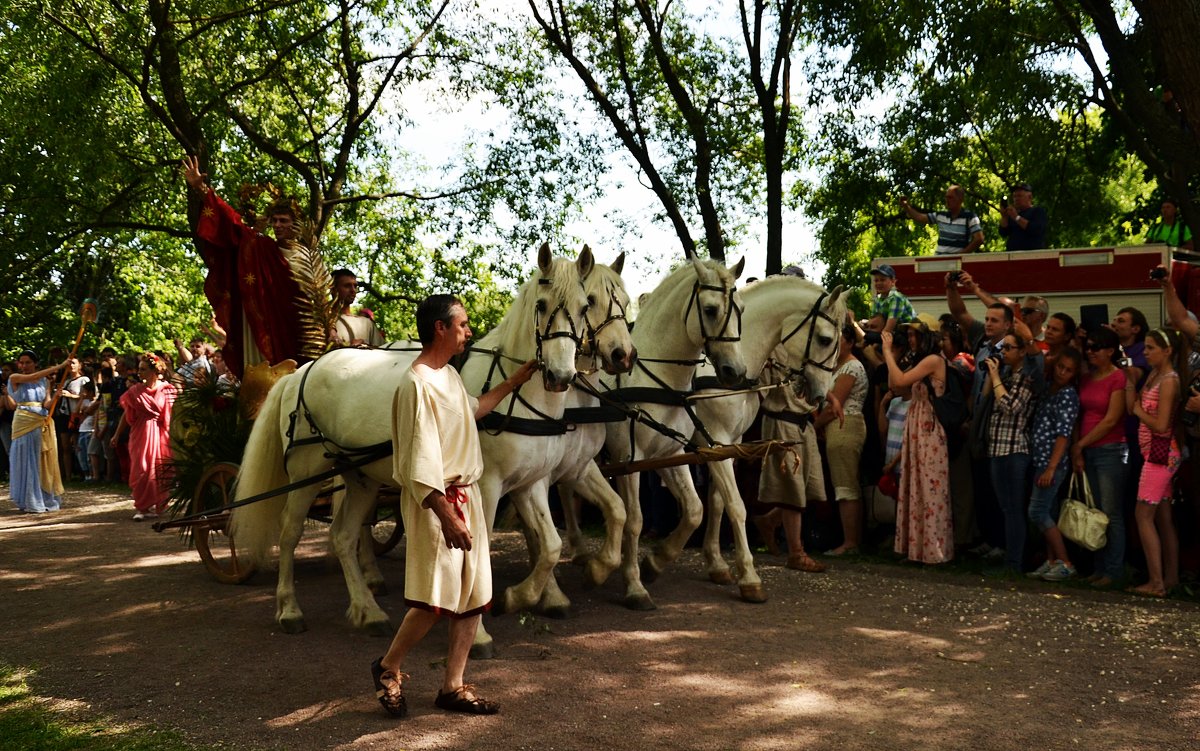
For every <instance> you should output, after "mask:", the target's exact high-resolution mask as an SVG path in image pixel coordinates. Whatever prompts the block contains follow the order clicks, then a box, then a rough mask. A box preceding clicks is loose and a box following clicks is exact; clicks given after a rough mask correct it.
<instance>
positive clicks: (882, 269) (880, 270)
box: [871, 263, 896, 279]
mask: <svg viewBox="0 0 1200 751" xmlns="http://www.w3.org/2000/svg"><path fill="white" fill-rule="evenodd" d="M871 273H872V274H883V275H884V276H886V277H887V278H889V279H895V278H896V270H895V269H893V268H892V267H891V266H889V265H887V264H886V263H881V264H879V265H878V266H876V267H875V268H873V269H871Z"/></svg>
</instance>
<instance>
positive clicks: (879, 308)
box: [870, 263, 917, 333]
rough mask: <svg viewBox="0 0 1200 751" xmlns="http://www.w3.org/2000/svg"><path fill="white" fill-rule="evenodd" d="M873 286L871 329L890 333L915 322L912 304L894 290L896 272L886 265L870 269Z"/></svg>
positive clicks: (898, 291)
mask: <svg viewBox="0 0 1200 751" xmlns="http://www.w3.org/2000/svg"><path fill="white" fill-rule="evenodd" d="M871 279H872V281H873V282H874V284H875V294H876V295H878V297H876V298H875V302H874V303H872V304H871V321H870V322H871V328H872V330H874V331H887V332H889V333H890V332H892V331H893V330H895V328H896V327H897V326H899V325H900V324H902V323H908V322H909V321H915V320H916V319H917V314H916V313H915V312H914V311H913V306H912V303H911V302H909V301H908V298H907V297H906V296H905V295H904V294H903V293H902V292H901V291H900V290H898V289H896V270H895V269H893V268H892V267H891V266H889V265H887V264H886V263H881V264H879V265H878V266H876V267H875V268H873V269H871Z"/></svg>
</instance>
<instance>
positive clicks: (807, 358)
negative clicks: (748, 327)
mask: <svg viewBox="0 0 1200 751" xmlns="http://www.w3.org/2000/svg"><path fill="white" fill-rule="evenodd" d="M828 296H829V293H828V292H822V293H821V295H820V297H818V298H817V300H816V302H814V303H813V306H812V308H810V309H809V311H808V314H807V315H805V316H804V318H803V319H801V320H800V323H798V324H796V326H795V327H794V328H793V329H792V330H791V331H789V332H788V333H787V334H786V335H784V337H783V338H782V339H780V340H779V343H780V344H781V345H783V344H787V342H788V340H789V339H791V338H792V337H794V336H795V335H796V334H798V333H800V329H802V328H804V327H805V326H808V340H807V341H806V342H805V343H804V360H803V363H802V364H801V365H800V367H799V368H798V369H797V368H793V367H792V366H791V365H789V364H788V363H781V362H778V361H774V362H775V365H776V367H778V368H780V369H781V370H785V371H787V374H788V377H789V378H792V379H797V380H799V381H800V384H802V388H803V390H804V391H807V390H808V386H807V384H808V378H807V375H806V374H805V370H807V369H808V368H809V367H810V366H811V367H814V368H816V369H818V370H822V371H824V372H826V373H833V372H834V371H835V370H837V348H836V347H835V348H834V350H833V351H832V352H830V353H829V354H828V355H826V356H825V359H824V360H821V361H820V362H817V361H815V360H813V359H812V348H813V337H815V336H816V334H817V327H816V326H815V325H814V324H816V322H817V320H818V319H821V320H825V321H828V322H829V323H830V325H832V326H833V328H834V330H835V331H836V330H837V327H838V324H837V321H835V320H833V318H831V317H830V316H829V314H828V313H826V312H825V309H824V307H823V306H822V303H823V302H825V298H826V297H828ZM831 361H832V364H830V363H831Z"/></svg>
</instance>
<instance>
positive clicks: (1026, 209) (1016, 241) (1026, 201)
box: [1000, 183, 1050, 250]
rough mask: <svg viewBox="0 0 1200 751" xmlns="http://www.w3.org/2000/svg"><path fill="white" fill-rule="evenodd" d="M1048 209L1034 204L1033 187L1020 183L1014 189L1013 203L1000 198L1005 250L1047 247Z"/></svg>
mask: <svg viewBox="0 0 1200 751" xmlns="http://www.w3.org/2000/svg"><path fill="white" fill-rule="evenodd" d="M1049 222H1050V218H1049V216H1048V215H1047V214H1046V209H1044V208H1042V207H1041V206H1034V205H1033V188H1032V187H1030V185H1029V183H1018V184H1017V185H1014V186H1013V189H1012V203H1009V202H1008V201H1006V200H1004V199H1003V198H1001V199H1000V236H1001V237H1004V238H1006V245H1005V250H1038V249H1040V248H1044V247H1046V225H1047V224H1049Z"/></svg>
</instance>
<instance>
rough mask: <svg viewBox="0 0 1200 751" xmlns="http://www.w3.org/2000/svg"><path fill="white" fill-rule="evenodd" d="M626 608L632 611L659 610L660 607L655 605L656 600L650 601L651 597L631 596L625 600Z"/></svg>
mask: <svg viewBox="0 0 1200 751" xmlns="http://www.w3.org/2000/svg"><path fill="white" fill-rule="evenodd" d="M625 607H627V608H629V609H630V610H640V611H647V610H657V609H658V606H657V605H655V604H654V600H651V599H650V595H629V596H628V597H626V598H625Z"/></svg>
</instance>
